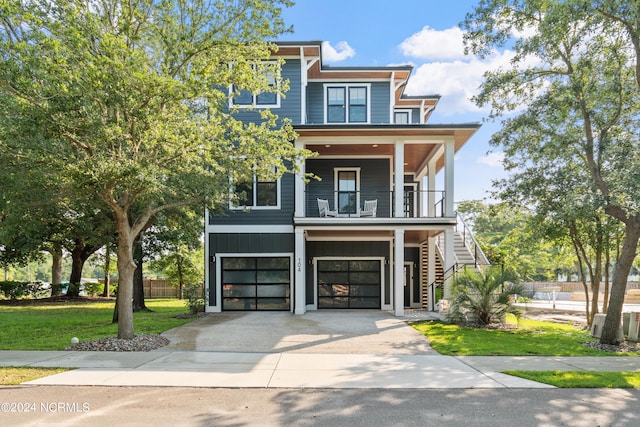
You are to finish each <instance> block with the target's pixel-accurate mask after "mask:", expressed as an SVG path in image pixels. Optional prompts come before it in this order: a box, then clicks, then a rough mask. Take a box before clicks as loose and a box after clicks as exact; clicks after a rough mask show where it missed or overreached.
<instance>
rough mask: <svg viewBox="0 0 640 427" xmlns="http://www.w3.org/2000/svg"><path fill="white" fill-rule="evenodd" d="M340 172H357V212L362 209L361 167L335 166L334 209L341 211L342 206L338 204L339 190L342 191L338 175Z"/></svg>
mask: <svg viewBox="0 0 640 427" xmlns="http://www.w3.org/2000/svg"><path fill="white" fill-rule="evenodd" d="M340 172H355V173H356V189H355V192H356V212H355V213H358V212H359V211H360V167H336V168H333V206H334V209H335V210H336V211H338V213H341V212H340V206H338V191H340V188H339V182H338V176H339V175H340ZM345 191H348V190H345Z"/></svg>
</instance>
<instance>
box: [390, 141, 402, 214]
mask: <svg viewBox="0 0 640 427" xmlns="http://www.w3.org/2000/svg"><path fill="white" fill-rule="evenodd" d="M393 160H394V166H393V170H394V172H395V174H394V181H393V184H394V185H393V190H394V191H393V194H394V196H395V197H394V204H393V216H394V217H396V218H402V217H404V212H403V211H404V141H396V143H395V150H394V157H393Z"/></svg>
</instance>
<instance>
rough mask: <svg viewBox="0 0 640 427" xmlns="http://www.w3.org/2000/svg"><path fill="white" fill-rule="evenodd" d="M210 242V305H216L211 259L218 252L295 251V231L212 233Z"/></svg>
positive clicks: (214, 270)
mask: <svg viewBox="0 0 640 427" xmlns="http://www.w3.org/2000/svg"><path fill="white" fill-rule="evenodd" d="M208 244H209V258H210V259H209V260H207V261H208V262H209V277H208V278H207V280H208V289H209V305H210V306H214V305H216V268H215V263H212V262H211V259H215V255H216V254H217V253H224V254H234V253H238V254H265V253H293V252H294V248H295V244H294V234H293V233H290V234H289V233H211V234H209V236H208Z"/></svg>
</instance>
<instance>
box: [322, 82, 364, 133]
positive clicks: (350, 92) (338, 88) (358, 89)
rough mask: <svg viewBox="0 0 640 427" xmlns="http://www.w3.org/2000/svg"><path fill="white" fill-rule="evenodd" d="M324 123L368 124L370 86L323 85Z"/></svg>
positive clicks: (360, 84)
mask: <svg viewBox="0 0 640 427" xmlns="http://www.w3.org/2000/svg"><path fill="white" fill-rule="evenodd" d="M324 93H325V100H326V102H325V104H324V117H325V119H324V121H325V123H369V122H370V116H371V101H370V100H371V85H370V84H362V83H359V84H356V83H354V84H347V85H342V84H336V85H333V84H325V85H324Z"/></svg>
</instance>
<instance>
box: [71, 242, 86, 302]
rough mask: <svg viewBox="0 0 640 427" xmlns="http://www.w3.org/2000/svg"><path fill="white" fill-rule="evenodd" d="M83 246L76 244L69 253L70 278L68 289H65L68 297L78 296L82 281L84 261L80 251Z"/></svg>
mask: <svg viewBox="0 0 640 427" xmlns="http://www.w3.org/2000/svg"><path fill="white" fill-rule="evenodd" d="M83 247H84V245H82V244H78V243H77V244H76V246H75V247H74V248H73V251H71V276H70V277H69V287H68V288H67V296H68V297H77V296H79V295H80V281H81V280H82V268H83V267H84V260H83V259H82V249H83Z"/></svg>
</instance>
